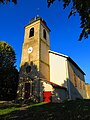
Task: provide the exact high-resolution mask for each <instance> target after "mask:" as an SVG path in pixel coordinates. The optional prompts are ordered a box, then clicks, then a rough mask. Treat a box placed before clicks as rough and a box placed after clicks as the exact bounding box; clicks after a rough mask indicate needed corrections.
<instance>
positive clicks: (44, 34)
mask: <svg viewBox="0 0 90 120" xmlns="http://www.w3.org/2000/svg"><path fill="white" fill-rule="evenodd" d="M43 38H44V39H47V35H46V31H45V29H44V30H43Z"/></svg>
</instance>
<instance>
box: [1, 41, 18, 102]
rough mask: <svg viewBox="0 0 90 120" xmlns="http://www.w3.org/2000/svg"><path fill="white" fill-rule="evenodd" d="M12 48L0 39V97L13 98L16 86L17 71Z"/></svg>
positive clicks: (3, 98)
mask: <svg viewBox="0 0 90 120" xmlns="http://www.w3.org/2000/svg"><path fill="white" fill-rule="evenodd" d="M15 62H16V56H15V52H14V50H13V48H12V47H11V46H10V45H9V44H7V43H6V42H2V41H0V99H2V100H10V99H15V97H16V91H17V86H18V71H17V69H16V66H15Z"/></svg>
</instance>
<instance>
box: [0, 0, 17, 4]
mask: <svg viewBox="0 0 90 120" xmlns="http://www.w3.org/2000/svg"><path fill="white" fill-rule="evenodd" d="M10 1H12V2H13V3H14V4H17V0H0V2H1V3H8V2H10Z"/></svg>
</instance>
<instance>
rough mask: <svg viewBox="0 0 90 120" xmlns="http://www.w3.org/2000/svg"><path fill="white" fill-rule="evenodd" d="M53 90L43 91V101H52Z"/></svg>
mask: <svg viewBox="0 0 90 120" xmlns="http://www.w3.org/2000/svg"><path fill="white" fill-rule="evenodd" d="M51 95H52V94H51V91H45V92H43V101H44V102H51Z"/></svg>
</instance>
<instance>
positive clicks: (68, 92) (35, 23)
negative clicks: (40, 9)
mask: <svg viewBox="0 0 90 120" xmlns="http://www.w3.org/2000/svg"><path fill="white" fill-rule="evenodd" d="M84 75H85V73H84V72H83V71H82V70H81V68H80V67H79V66H78V65H77V64H76V63H75V62H74V61H73V60H72V59H71V58H70V57H68V56H66V55H63V54H60V53H57V52H54V51H51V50H50V29H49V27H48V26H47V24H46V22H45V21H44V20H43V19H42V18H41V17H39V16H36V17H35V18H33V19H31V21H30V23H29V24H28V25H26V26H25V35H24V42H23V46H22V57H21V64H20V75H19V76H20V79H19V87H18V97H19V99H35V100H37V101H39V102H42V101H43V102H61V101H63V100H66V99H83V98H86V90H85V78H84Z"/></svg>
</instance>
